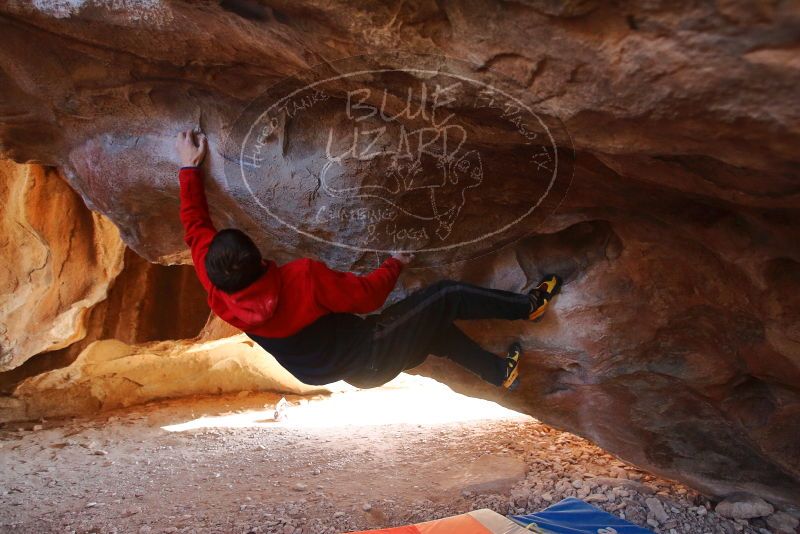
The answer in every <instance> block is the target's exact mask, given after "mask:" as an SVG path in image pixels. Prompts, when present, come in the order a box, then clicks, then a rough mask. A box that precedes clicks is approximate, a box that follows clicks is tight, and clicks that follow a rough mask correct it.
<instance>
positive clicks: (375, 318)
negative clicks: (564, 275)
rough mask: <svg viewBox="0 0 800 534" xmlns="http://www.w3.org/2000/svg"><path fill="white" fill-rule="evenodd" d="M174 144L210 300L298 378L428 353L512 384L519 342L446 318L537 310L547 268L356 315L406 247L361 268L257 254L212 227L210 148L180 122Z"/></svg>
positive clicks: (388, 372) (375, 367)
mask: <svg viewBox="0 0 800 534" xmlns="http://www.w3.org/2000/svg"><path fill="white" fill-rule="evenodd" d="M176 147H177V149H178V154H179V156H180V158H181V164H182V167H181V169H180V172H179V180H180V188H181V193H180V200H181V209H180V218H181V222H182V223H183V227H184V230H185V241H186V244H187V245H189V247H190V249H191V251H192V260H193V261H194V267H195V270H196V271H197V276H198V277H199V278H200V282H201V283H202V284H203V287H204V288H205V290H206V291H207V292H208V303H209V306H211V309H212V310H213V311H214V313H216V314H217V315H218V316H219V317H220V318H222V319H223V320H224V321H226V322H228V323H230V324H231V325H233V326H235V327H236V328H239V329H240V330H242V331H244V332H245V333H246V334H247V335H248V336H249V337H250V338H251V339H252V340H253V341H255V342H256V343H258V344H259V345H260V346H261V347H263V348H264V349H265V350H266V351H267V352H269V353H270V354H272V355H273V356H274V357H275V359H276V360H277V361H278V362H279V363H280V364H281V365H282V366H283V367H285V368H286V369H287V370H288V371H289V372H290V373H292V374H293V375H294V376H295V377H297V378H298V379H299V380H300V381H302V382H304V383H306V384H313V385H322V384H328V383H331V382H335V381H337V380H344V381H346V382H348V383H350V384H352V385H354V386H357V387H362V388H368V387H375V386H379V385H382V384H385V383H386V382H388V381H389V380H391V379H392V378H394V377H396V376H397V375H398V374H400V373H401V372H402V371H404V370H406V369H411V368H412V367H415V366H417V365H419V364H421V363H422V362H423V361H424V360H425V358H427V356H428V355H429V354H435V355H439V356H444V357H447V358H449V359H451V360H453V361H455V362H456V363H458V364H460V365H462V366H464V367H466V368H467V369H469V370H470V371H472V372H474V373H476V374H477V375H479V376H480V377H482V378H483V379H484V380H486V381H488V382H490V383H492V384H494V385H496V386H502V387H506V388H509V389H515V388H516V387H517V385H518V384H519V379H518V373H519V358H520V355H521V347H520V346H519V344H518V343H513V344H512V345H511V347H510V348H509V351H508V354H507V355H506V356H505V357H498V356H496V355H495V354H493V353H491V352H488V351H486V350H484V349H483V348H481V347H480V346H479V345H478V344H477V343H475V342H474V341H473V340H472V339H470V338H469V337H467V336H466V335H465V334H464V333H463V332H462V331H461V330H460V329H459V328H458V327H456V326H455V325H454V324H453V321H454V320H456V319H492V318H494V319H528V320H538V319H539V318H540V317H541V315H542V314H543V313H544V311H545V309H546V308H547V306H548V304H549V302H550V301H551V300H552V298H553V296H554V295H555V294H556V292H557V291H558V290H559V288H560V286H561V280H560V278H558V277H557V276H556V275H548V276H545V278H544V279H543V280H542V282H541V283H540V284H539V285H538V286H537V287H536V288H534V289H533V290H531V292H530V293H528V294H520V293H512V292H509V291H501V290H496V289H487V288H483V287H479V286H475V285H471V284H466V283H462V282H455V281H452V280H443V281H441V282H437V283H435V284H433V285H430V286H428V287H427V288H425V289H421V290H419V291H416V292H415V293H413V294H411V295H409V296H408V297H406V298H405V299H403V300H401V301H400V302H397V303H395V304H394V305H392V306H389V307H388V308H386V309H384V310H383V311H382V312H381V313H378V314H372V315H366V316H363V317H362V316H360V315H358V314H369V313H370V312H374V311H376V310H378V309H379V308H380V307H381V306H383V304H384V302H385V301H386V298H387V297H388V296H389V293H390V292H391V291H392V289H393V288H394V286H395V283H396V282H397V278H398V276H399V275H400V271H401V270H402V268H403V266H404V265H406V264H407V263H408V262H409V261H411V259H412V255H411V254H408V253H397V254H395V255H393V256H392V257H390V258H387V259H386V260H385V261H384V262H383V263H382V264H381V266H380V267H378V268H377V269H375V270H374V271H372V272H371V273H369V274H367V275H364V276H357V275H355V274H352V273H347V272H340V271H335V270H332V269H329V268H328V267H327V266H326V265H325V264H324V263H322V262H320V261H316V260H312V259H309V258H303V259H298V260H295V261H291V262H289V263H286V264H285V265H280V266H279V265H276V264H275V262H274V261H270V260H265V259H263V258H262V256H261V252H260V251H259V250H258V247H256V245H255V244H254V243H253V241H252V240H251V239H250V238H249V237H248V236H247V235H246V234H245V233H243V232H241V231H240V230H237V229H233V228H229V229H225V230H221V231H219V232H218V231H217V230H216V229H215V228H214V224H213V223H212V221H211V217H210V215H209V212H208V205H207V203H206V196H205V191H204V188H203V174H202V171H201V170H200V167H199V166H200V164H201V163H202V162H203V159H204V157H205V154H206V151H207V149H208V141H207V140H206V137H205V135H204V134H202V133H201V134H197V136H195V133H194V132H193V131H192V130H188V131H185V132H181V133H180V134H178V139H177V142H176Z"/></svg>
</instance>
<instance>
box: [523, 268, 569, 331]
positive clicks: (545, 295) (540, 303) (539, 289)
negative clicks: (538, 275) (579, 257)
mask: <svg viewBox="0 0 800 534" xmlns="http://www.w3.org/2000/svg"><path fill="white" fill-rule="evenodd" d="M560 290H561V277H560V276H558V275H557V274H548V275H546V276H545V277H544V278H542V281H541V282H539V285H537V286H536V287H534V288H533V289H531V291H530V293H528V298H529V299H530V301H531V311H530V315H528V319H529V320H531V321H538V320H540V319H541V318H542V315H544V312H545V310H547V306H548V305H549V304H550V301H551V300H553V297H555V296H556V294H558V292H559V291H560Z"/></svg>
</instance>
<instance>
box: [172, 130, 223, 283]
mask: <svg viewBox="0 0 800 534" xmlns="http://www.w3.org/2000/svg"><path fill="white" fill-rule="evenodd" d="M175 146H176V148H177V150H178V155H179V156H180V160H181V170H180V172H179V173H178V180H179V181H180V185H181V196H180V198H181V210H180V217H181V223H182V224H183V231H184V241H185V242H186V244H187V245H189V248H190V249H191V251H192V261H193V262H194V269H195V271H196V272H197V276H198V278H199V279H200V282H201V283H202V284H203V287H205V289H206V290H208V289H209V288H210V287H211V281H210V280H209V279H208V274H206V267H205V259H206V252H207V251H208V246H209V245H210V244H211V240H212V239H214V235H216V233H217V230H216V228H214V223H212V222H211V216H210V215H209V213H208V202H207V201H206V193H205V188H204V186H203V171H202V170H201V169H200V167H199V165H200V164H201V163H202V162H203V159H204V158H205V155H206V151H207V150H208V141H207V140H206V136H205V134H202V133H201V134H198V135H197V140H196V141H195V135H194V132H192V131H191V130H187V131H185V132H180V133H179V134H178V138H177V139H176V141H175Z"/></svg>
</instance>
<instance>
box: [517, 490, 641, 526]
mask: <svg viewBox="0 0 800 534" xmlns="http://www.w3.org/2000/svg"><path fill="white" fill-rule="evenodd" d="M510 519H511V520H512V521H515V522H516V523H519V524H520V525H522V526H524V527H528V525H531V524H535V525H536V526H538V527H539V529H540V530H539V531H540V532H546V533H547V534H550V533H553V534H653V531H651V530H648V529H646V528H642V527H639V526H636V525H634V524H633V523H631V522H629V521H625V520H624V519H620V518H619V517H616V516H613V515H611V514H609V513H608V512H604V511H603V510H601V509H599V508H595V507H594V506H592V505H591V504H588V503H585V502H583V501H582V500H580V499H575V498H573V497H569V498H567V499H564V500H563V501H560V502H558V503H556V504H554V505H552V506H549V507H547V508H545V509H544V510H542V511H541V512H537V513H535V514H528V515H514V516H510ZM529 528H530V527H529ZM534 532H537V531H536V530H534Z"/></svg>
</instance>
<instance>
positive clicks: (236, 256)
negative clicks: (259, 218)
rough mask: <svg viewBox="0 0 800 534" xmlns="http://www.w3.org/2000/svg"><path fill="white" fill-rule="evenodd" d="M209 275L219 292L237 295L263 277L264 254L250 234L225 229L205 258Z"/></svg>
mask: <svg viewBox="0 0 800 534" xmlns="http://www.w3.org/2000/svg"><path fill="white" fill-rule="evenodd" d="M206 272H207V273H208V278H209V280H211V283H212V284H214V285H215V286H216V287H217V288H219V289H221V290H222V291H224V292H225V293H236V292H237V291H240V290H242V289H244V288H246V287H247V286H249V285H250V284H252V283H253V282H255V281H256V280H257V279H258V278H259V277H260V276H261V275H262V274H263V273H264V267H263V265H262V263H261V252H260V251H259V250H258V247H257V246H256V244H255V243H253V240H252V239H250V238H249V237H248V236H247V234H245V233H244V232H242V231H241V230H237V229H235V228H226V229H225V230H221V231H219V232H217V235H215V236H214V239H212V240H211V245H209V247H208V253H207V254H206Z"/></svg>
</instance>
